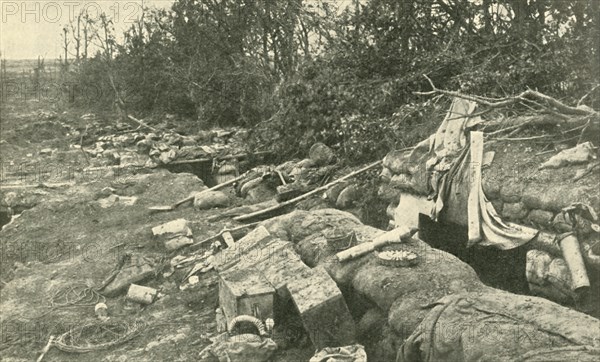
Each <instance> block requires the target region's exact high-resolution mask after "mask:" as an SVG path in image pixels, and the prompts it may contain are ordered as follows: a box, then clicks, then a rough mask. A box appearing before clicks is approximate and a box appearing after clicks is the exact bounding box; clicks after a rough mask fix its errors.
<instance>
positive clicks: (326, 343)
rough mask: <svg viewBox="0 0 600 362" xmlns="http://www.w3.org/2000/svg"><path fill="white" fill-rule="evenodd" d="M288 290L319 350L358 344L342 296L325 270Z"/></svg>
mask: <svg viewBox="0 0 600 362" xmlns="http://www.w3.org/2000/svg"><path fill="white" fill-rule="evenodd" d="M287 289H288V290H289V292H290V295H291V297H292V300H293V301H294V304H295V305H296V308H297V309H298V312H299V313H300V317H301V318H302V323H303V324H304V328H305V329H306V331H307V332H308V334H309V337H310V339H311V341H312V343H313V345H314V346H315V348H316V349H322V348H324V347H338V346H346V345H350V344H352V343H354V342H355V333H356V332H355V325H354V320H353V319H352V315H350V311H349V310H348V306H347V305H346V302H345V301H344V297H343V296H342V292H341V291H340V290H339V288H338V287H337V285H336V283H335V282H334V281H333V279H331V277H330V276H329V274H327V272H326V271H325V269H323V267H316V268H314V269H311V270H310V273H309V274H308V275H306V274H305V275H303V277H301V278H296V279H294V280H293V281H291V282H289V283H288V285H287Z"/></svg>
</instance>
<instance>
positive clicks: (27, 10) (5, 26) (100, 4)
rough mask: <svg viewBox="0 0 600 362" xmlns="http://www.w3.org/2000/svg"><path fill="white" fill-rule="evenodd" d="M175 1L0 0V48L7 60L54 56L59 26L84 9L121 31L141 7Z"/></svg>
mask: <svg viewBox="0 0 600 362" xmlns="http://www.w3.org/2000/svg"><path fill="white" fill-rule="evenodd" d="M173 2H174V0H94V1H73V0H54V1H50V0H0V51H1V52H2V56H3V57H5V58H6V59H37V57H38V56H41V57H42V58H44V59H48V60H50V59H57V58H58V57H59V55H61V54H63V50H62V48H63V46H62V40H61V33H62V28H63V27H64V25H65V24H68V23H69V22H70V21H71V20H73V19H75V18H76V16H77V15H78V14H79V12H80V11H82V10H83V9H86V10H87V11H88V13H89V14H90V16H92V17H96V16H97V14H99V13H101V12H105V13H106V14H108V15H109V16H110V17H111V18H112V19H113V21H114V23H115V30H116V33H117V34H120V33H122V32H123V30H125V29H126V28H128V27H129V26H130V25H131V23H132V22H134V21H135V19H137V18H138V17H139V16H140V15H141V13H142V6H156V7H162V8H168V7H170V6H171V4H172V3H173Z"/></svg>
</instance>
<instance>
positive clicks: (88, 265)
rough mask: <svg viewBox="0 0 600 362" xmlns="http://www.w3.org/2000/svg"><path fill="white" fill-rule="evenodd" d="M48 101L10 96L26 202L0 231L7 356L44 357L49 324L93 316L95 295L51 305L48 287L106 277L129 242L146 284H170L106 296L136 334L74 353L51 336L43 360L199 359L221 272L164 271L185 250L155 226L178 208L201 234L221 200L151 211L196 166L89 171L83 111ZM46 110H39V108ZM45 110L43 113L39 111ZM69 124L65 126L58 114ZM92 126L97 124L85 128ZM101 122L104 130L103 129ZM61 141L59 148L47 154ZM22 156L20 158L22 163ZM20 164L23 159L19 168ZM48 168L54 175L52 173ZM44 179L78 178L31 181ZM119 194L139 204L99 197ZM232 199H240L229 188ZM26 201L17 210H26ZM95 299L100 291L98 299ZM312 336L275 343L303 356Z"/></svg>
mask: <svg viewBox="0 0 600 362" xmlns="http://www.w3.org/2000/svg"><path fill="white" fill-rule="evenodd" d="M49 110H51V107H50V106H49V105H48V104H42V103H40V102H37V101H22V102H12V103H11V102H2V128H1V130H2V135H1V138H2V141H0V152H1V154H2V166H3V175H2V176H3V177H2V186H3V187H2V190H1V191H0V193H1V194H2V195H1V196H2V198H3V199H4V198H5V197H6V195H7V194H8V193H14V194H12V195H11V197H15V198H16V199H17V200H18V201H17V203H18V204H19V205H21V208H22V209H24V211H23V212H22V214H21V216H20V217H18V218H16V219H15V220H14V221H13V222H11V223H10V224H9V225H6V227H5V228H4V229H3V230H2V232H0V240H1V246H2V250H1V252H2V253H1V258H2V263H1V267H0V292H1V295H0V310H1V311H2V313H1V327H2V329H1V332H2V335H1V341H0V359H1V360H2V361H31V360H34V359H36V358H37V356H38V355H39V353H40V351H41V349H42V348H43V347H44V346H45V345H46V343H47V341H48V338H49V336H50V335H58V334H61V333H64V332H65V331H68V330H69V329H70V328H73V327H76V326H78V325H82V324H84V323H86V322H94V321H95V320H96V316H95V314H94V304H95V303H90V305H85V306H64V307H51V306H50V301H51V296H52V295H53V294H54V293H55V292H56V291H58V290H61V289H64V288H71V287H78V286H81V285H83V284H85V285H87V286H99V285H100V284H101V283H102V281H103V280H104V279H105V278H106V277H107V276H108V275H109V274H110V272H111V270H112V269H113V268H114V267H115V265H116V264H117V262H118V261H119V260H120V258H121V257H122V256H123V255H124V254H125V253H130V254H134V255H140V256H143V257H144V258H146V259H147V260H149V261H151V262H152V263H153V264H154V265H155V266H156V268H155V270H156V276H155V277H153V278H150V279H149V280H147V281H144V282H141V283H140V284H143V285H147V286H150V287H154V288H156V289H158V290H159V292H160V293H162V294H163V295H164V296H163V297H161V298H160V299H158V300H157V301H156V302H155V303H153V304H151V305H149V306H147V307H144V308H141V307H140V306H139V305H137V304H132V303H130V302H127V301H126V300H125V297H124V296H123V295H121V296H119V297H116V298H107V300H106V304H107V306H108V315H109V316H110V318H111V320H112V321H118V322H126V323H129V324H133V323H134V322H136V321H141V322H142V323H143V325H144V326H145V327H144V328H143V329H142V330H141V333H139V335H138V336H137V337H135V338H134V339H132V340H130V341H129V342H126V343H124V344H122V345H119V346H115V347H112V348H109V349H107V350H104V351H98V352H89V353H85V354H77V353H66V352H62V351H60V350H58V349H56V348H52V349H51V350H50V351H49V352H48V353H47V354H46V356H45V357H44V361H71V360H86V361H155V360H158V361H160V360H172V361H188V360H196V359H197V358H198V353H199V352H200V351H201V350H202V349H203V348H204V347H206V346H207V345H209V344H210V341H209V339H208V338H209V337H212V336H215V335H216V334H217V333H216V323H215V313H214V311H215V308H216V307H217V306H218V293H217V276H216V273H215V272H212V271H211V272H208V273H204V274H202V275H201V276H200V283H198V284H196V285H195V286H193V287H192V288H189V289H186V290H180V289H179V284H180V281H181V280H182V278H183V277H184V271H183V270H176V272H175V273H174V274H173V275H171V276H169V277H164V276H163V270H162V269H161V265H164V264H165V263H167V264H168V261H169V260H170V259H171V258H172V257H174V256H176V255H179V254H180V253H178V252H172V253H169V252H167V251H166V249H165V248H164V246H163V245H161V244H160V243H158V242H157V241H155V240H153V238H152V235H151V231H150V230H151V228H152V227H154V226H157V225H160V224H162V223H164V222H167V221H170V220H174V219H177V218H185V219H187V220H188V221H189V222H190V223H191V228H192V231H193V237H194V240H195V241H200V240H203V239H205V238H207V237H208V236H211V235H213V234H215V233H217V232H218V231H220V230H221V229H222V228H223V227H224V226H226V222H227V221H222V222H207V221H206V219H207V218H208V217H209V216H211V215H213V214H214V213H216V212H218V210H208V211H195V210H194V209H193V208H192V207H191V206H189V205H187V206H182V207H180V208H178V209H177V210H175V211H172V212H168V213H156V214H151V213H149V212H148V209H147V208H148V207H149V206H152V205H167V204H171V203H173V202H174V201H176V200H179V199H181V198H182V197H185V196H187V195H189V194H190V192H193V191H198V190H200V189H201V188H202V187H203V182H202V180H200V179H199V178H198V177H196V176H194V175H192V174H173V173H170V172H168V171H166V170H152V171H149V170H146V171H144V172H146V173H136V171H134V170H130V169H127V170H116V171H115V170H113V171H110V170H104V171H102V172H97V173H94V174H92V175H86V174H84V173H83V171H82V170H83V168H85V167H86V166H87V165H88V164H87V161H86V158H85V156H84V155H83V153H82V152H81V150H80V149H76V148H72V147H69V146H70V145H72V144H79V142H80V138H79V137H76V136H74V135H73V134H74V133H73V131H74V130H79V131H81V130H82V129H83V128H85V125H84V124H85V122H82V120H81V118H80V115H81V113H76V112H72V113H71V112H67V113H60V114H58V115H56V116H52V117H51V119H43V118H44V117H43V115H42V116H40V114H42V112H48V111H49ZM40 111H42V112H40ZM40 118H41V119H40ZM61 123H62V124H65V125H66V126H62V125H61ZM88 131H89V130H88ZM96 131H97V133H98V134H101V130H96ZM44 148H56V149H57V151H55V152H54V153H53V154H52V155H48V156H47V155H40V154H39V152H40V150H42V149H44ZM19 167H20V168H19ZM18 170H26V172H20V175H19V172H18ZM49 175H50V176H49ZM40 182H45V183H61V182H68V183H70V185H66V186H53V187H23V186H24V185H30V186H35V185H37V184H39V183H40ZM107 187H112V188H113V189H114V192H113V193H114V194H116V195H121V196H135V197H137V198H138V200H137V202H136V203H135V204H134V205H131V206H127V205H119V204H116V205H113V206H110V207H107V208H103V207H102V206H100V203H99V201H98V200H101V199H103V198H105V197H107V196H108V195H109V193H108V192H107V189H106V188H107ZM231 198H232V199H234V201H233V203H234V204H236V203H237V204H240V203H241V200H240V199H236V198H235V196H234V195H233V194H232V195H231ZM19 211H21V210H19ZM95 301H96V300H94V302H95ZM313 352H314V351H313V350H312V348H311V347H307V346H303V347H302V348H300V349H295V348H291V349H288V350H286V351H283V352H279V353H278V355H277V357H276V359H277V360H281V361H284V360H285V361H294V360H307V359H309V358H310V356H311V355H312V353H313Z"/></svg>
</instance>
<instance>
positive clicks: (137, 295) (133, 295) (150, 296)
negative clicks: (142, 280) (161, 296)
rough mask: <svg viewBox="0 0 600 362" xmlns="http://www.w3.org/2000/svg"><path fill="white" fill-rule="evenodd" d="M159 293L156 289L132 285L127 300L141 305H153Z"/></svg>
mask: <svg viewBox="0 0 600 362" xmlns="http://www.w3.org/2000/svg"><path fill="white" fill-rule="evenodd" d="M156 294H158V291H157V290H156V289H154V288H150V287H144V286H141V285H137V284H131V285H130V286H129V290H128V291H127V299H128V300H130V301H132V302H136V303H139V304H151V303H152V302H154V298H156Z"/></svg>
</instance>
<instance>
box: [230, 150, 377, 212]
mask: <svg viewBox="0 0 600 362" xmlns="http://www.w3.org/2000/svg"><path fill="white" fill-rule="evenodd" d="M381 163H382V161H377V162H374V163H372V164H370V165H367V166H365V167H363V168H361V169H359V170H356V171H354V172H351V173H349V174H347V175H346V176H344V177H342V178H340V179H337V180H335V181H332V182H330V183H328V184H326V185H324V186H321V187H317V188H316V189H314V190H312V191H310V192H307V193H305V194H303V195H300V196H298V197H296V198H293V199H290V200H288V201H285V202H282V203H279V204H277V205H274V206H271V207H268V208H266V209H263V210H259V211H256V212H252V213H250V214H246V215H240V216H237V217H234V218H233V220H235V221H245V220H248V219H252V218H254V217H256V216H260V215H264V214H266V213H269V212H271V211H275V210H279V209H281V208H283V207H285V206H289V205H292V204H295V203H296V202H298V201H302V200H304V199H307V198H309V197H310V196H312V195H315V194H317V193H318V192H321V191H324V190H327V189H328V188H330V187H331V186H333V185H337V184H339V183H341V182H342V181H345V180H347V179H349V178H351V177H354V176H356V175H359V174H361V173H363V172H365V171H368V170H370V169H372V168H375V167H377V166H379V165H381Z"/></svg>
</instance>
